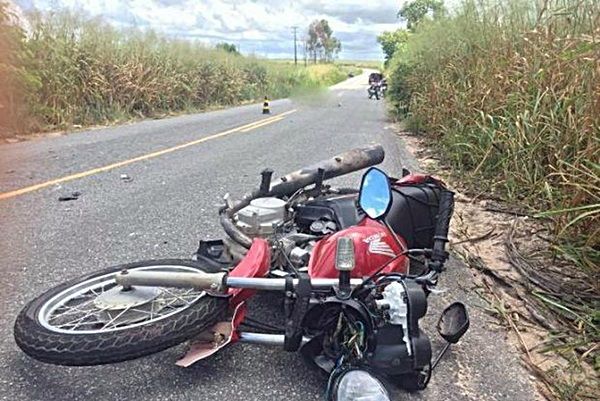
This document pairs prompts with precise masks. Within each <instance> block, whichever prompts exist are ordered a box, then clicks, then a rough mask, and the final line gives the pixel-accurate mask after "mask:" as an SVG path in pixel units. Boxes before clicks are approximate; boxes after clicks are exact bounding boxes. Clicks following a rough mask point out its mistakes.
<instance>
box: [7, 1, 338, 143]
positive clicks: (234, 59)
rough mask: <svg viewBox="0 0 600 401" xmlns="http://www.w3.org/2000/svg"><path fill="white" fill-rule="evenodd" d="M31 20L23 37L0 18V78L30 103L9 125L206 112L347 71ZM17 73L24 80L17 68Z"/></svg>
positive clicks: (46, 18)
mask: <svg viewBox="0 0 600 401" xmlns="http://www.w3.org/2000/svg"><path fill="white" fill-rule="evenodd" d="M0 12H2V15H4V9H2V10H0ZM30 24H31V26H32V30H31V32H30V33H29V34H28V35H27V36H25V35H24V33H23V32H19V31H18V30H17V29H15V28H11V27H10V26H8V25H7V24H6V21H5V20H4V19H3V20H1V21H0V31H1V34H0V45H2V46H5V45H4V44H5V43H7V44H9V45H10V46H11V49H12V53H11V54H13V55H14V57H13V58H12V59H10V60H7V62H4V60H3V64H2V67H3V68H4V67H5V66H8V68H11V69H12V72H11V74H3V75H2V76H10V79H11V82H13V88H12V89H11V90H9V91H3V92H5V93H11V94H12V93H18V91H17V89H19V90H20V93H21V94H22V95H23V96H24V98H25V101H26V102H27V106H28V107H27V108H22V107H21V108H19V110H20V113H21V115H22V117H21V118H19V119H17V120H16V121H18V122H19V124H17V125H16V126H15V125H14V124H12V125H11V126H10V127H9V126H8V124H3V126H4V128H5V129H8V128H10V129H12V130H15V129H18V130H20V131H39V130H48V129H56V128H65V127H70V126H73V125H79V126H86V125H92V124H104V123H110V122H114V121H120V120H125V119H130V118H132V117H133V118H135V117H146V116H160V115H164V114H167V113H172V112H181V111H188V110H190V111H191V110H202V109H206V108H209V107H213V106H216V105H218V106H223V105H233V104H238V103H241V102H246V101H252V100H257V99H261V98H262V97H263V96H268V97H269V98H271V99H273V98H279V97H286V96H289V95H291V94H293V93H294V92H296V91H300V92H303V93H305V92H306V90H310V89H311V88H318V87H321V86H323V85H329V84H331V83H334V82H338V81H340V80H342V79H344V77H345V74H344V73H343V72H342V71H341V70H340V69H339V68H338V67H335V66H328V67H326V69H327V71H322V72H319V73H318V74H315V73H313V72H312V71H311V69H305V68H300V67H298V68H295V67H294V66H292V65H285V64H281V63H273V62H269V61H266V60H260V59H255V58H248V57H242V56H239V55H232V54H230V53H226V52H222V51H218V50H215V49H209V48H206V47H204V46H202V45H200V44H194V43H191V42H188V41H182V40H174V39H167V38H164V37H161V36H159V35H156V34H154V33H152V32H141V31H137V30H129V31H122V30H116V29H114V28H111V27H110V26H108V25H107V24H105V23H104V22H102V21H101V20H90V19H87V18H84V17H82V16H79V15H74V14H70V13H54V14H51V15H50V14H37V15H32V16H30ZM9 33H10V35H8V34H9ZM17 69H21V70H22V71H24V72H25V73H26V74H27V76H26V77H24V76H23V74H21V75H19V74H15V73H14V72H15V71H17ZM24 78H26V79H24ZM4 103H5V102H3V103H2V104H4ZM23 113H25V116H23Z"/></svg>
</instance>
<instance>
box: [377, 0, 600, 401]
mask: <svg viewBox="0 0 600 401" xmlns="http://www.w3.org/2000/svg"><path fill="white" fill-rule="evenodd" d="M390 70H391V71H390V72H391V79H390V92H389V93H390V95H391V96H390V97H391V102H390V104H391V107H392V111H393V112H394V113H395V114H396V115H398V116H400V117H404V118H407V120H408V121H409V122H410V125H411V127H412V128H413V130H414V131H418V132H421V133H424V134H425V135H426V136H427V137H428V138H430V139H431V140H432V142H433V143H435V144H436V145H437V146H438V149H439V151H440V154H441V155H443V157H444V158H445V161H446V162H448V163H450V164H451V165H452V166H453V167H455V168H456V170H457V171H459V172H460V174H461V179H462V180H463V181H467V182H470V183H471V188H472V189H473V190H474V191H475V192H477V193H480V194H483V196H487V197H494V198H502V199H504V200H506V201H508V202H509V203H510V204H512V205H514V206H515V209H517V210H524V209H525V210H526V211H527V212H528V213H531V214H535V215H536V216H537V217H540V218H544V219H548V220H550V221H551V223H552V225H551V226H552V230H553V239H552V243H551V246H550V247H551V250H552V251H553V252H554V256H553V257H554V258H555V260H556V266H561V269H558V270H556V269H550V270H548V269H546V270H545V272H546V273H548V274H547V276H551V275H554V276H553V277H552V279H553V280H555V282H556V283H557V284H556V285H558V286H559V288H558V289H556V288H555V291H551V292H550V295H548V293H549V292H548V291H547V289H546V290H542V292H539V291H540V289H539V288H538V289H537V290H535V291H538V294H541V295H540V297H538V301H539V303H540V304H543V305H545V307H546V308H547V309H548V310H549V311H551V312H552V313H553V314H554V315H555V316H558V317H559V318H560V319H562V320H563V321H564V322H565V326H564V327H565V329H566V330H568V331H569V333H570V332H571V331H573V330H575V331H577V336H574V337H573V336H572V339H576V340H577V341H579V343H578V344H575V343H572V342H571V343H570V344H571V345H570V348H571V349H575V348H578V349H580V350H590V349H592V350H593V351H591V353H592V355H596V358H599V359H600V357H598V353H597V346H595V345H597V343H598V342H599V341H600V337H599V336H600V332H599V331H598V328H599V327H600V312H599V311H600V299H599V298H598V296H597V294H598V291H600V2H598V1H593V0H579V1H568V0H547V1H533V0H522V1H518V0H513V1H508V2H506V1H495V2H494V1H478V2H473V1H467V2H465V3H464V4H463V6H462V7H460V8H459V9H457V10H455V12H454V14H452V15H450V16H448V17H447V18H444V19H440V20H437V21H431V22H427V23H424V24H422V25H421V26H420V27H419V28H418V29H417V31H416V32H415V33H413V34H411V36H410V37H409V40H408V43H407V44H406V46H405V47H403V50H402V51H401V52H399V53H398V54H397V55H396V56H395V57H394V59H393V62H392V63H391V66H390ZM565 262H568V263H569V264H570V265H571V266H575V269H576V271H573V272H569V271H568V269H567V268H564V269H563V268H562V267H563V266H564V264H565ZM561 275H565V276H569V277H570V276H571V275H574V276H577V277H578V279H580V280H581V282H582V283H585V284H586V286H585V287H586V288H587V289H588V291H591V292H590V293H588V294H587V295H585V296H584V295H582V293H580V292H573V291H571V289H570V287H569V286H566V285H565V287H564V288H560V287H561V284H560V283H561ZM565 279H566V277H565ZM563 281H564V280H563ZM532 291H534V290H532ZM590 294H591V295H590ZM582 356H583V354H582ZM585 357H586V358H588V360H589V357H590V354H589V353H588V354H587V355H585ZM592 359H593V358H592ZM591 363H592V365H594V366H595V369H596V373H598V372H599V371H600V360H598V359H597V360H595V361H592V362H591ZM567 393H568V391H566V392H565V394H567ZM564 399H569V397H566V396H565V397H564ZM573 399H574V398H573Z"/></svg>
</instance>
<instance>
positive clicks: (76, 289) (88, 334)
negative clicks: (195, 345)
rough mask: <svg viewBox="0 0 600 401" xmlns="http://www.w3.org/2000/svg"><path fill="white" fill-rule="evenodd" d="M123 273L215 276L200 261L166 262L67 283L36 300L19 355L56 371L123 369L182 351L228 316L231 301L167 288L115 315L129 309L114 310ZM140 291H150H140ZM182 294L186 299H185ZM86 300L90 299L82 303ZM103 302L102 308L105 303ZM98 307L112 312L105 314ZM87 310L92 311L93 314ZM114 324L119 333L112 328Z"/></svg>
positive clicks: (25, 319) (20, 332)
mask: <svg viewBox="0 0 600 401" xmlns="http://www.w3.org/2000/svg"><path fill="white" fill-rule="evenodd" d="M124 269H127V270H128V271H133V270H155V271H156V270H159V271H185V272H193V271H210V269H208V268H204V267H203V265H202V263H200V262H196V261H192V260H179V259H163V260H153V261H143V262H135V263H130V264H125V265H119V266H114V267H110V268H108V269H104V270H101V271H98V272H95V273H92V274H89V275H86V276H82V277H79V278H76V279H74V280H71V281H69V282H67V283H64V284H61V285H59V286H57V287H54V288H52V289H50V290H48V291H47V292H45V293H44V294H42V295H40V296H39V297H37V298H36V299H34V300H33V301H31V302H30V303H29V304H27V305H26V306H25V308H23V310H22V311H21V313H20V314H19V315H18V317H17V319H16V321H15V326H14V337H15V341H16V343H17V345H18V346H19V348H21V349H22V350H23V351H24V352H25V353H26V354H27V355H29V356H30V357H32V358H34V359H37V360H39V361H41V362H45V363H50V364H55V365H67V366H89V365H103V364H108V363H117V362H123V361H127V360H131V359H136V358H140V357H143V356H146V355H150V354H153V353H156V352H159V351H163V350H165V349H167V348H170V347H173V346H175V345H178V344H180V343H182V342H184V341H186V340H188V339H190V338H192V337H194V336H195V335H197V334H199V333H200V332H202V331H204V330H205V329H207V328H209V327H211V326H212V325H214V324H215V323H216V322H218V321H219V319H220V318H221V317H222V316H223V315H224V314H225V311H226V309H227V306H228V299H227V298H226V297H215V296H211V295H208V294H206V293H203V292H201V291H196V290H190V289H187V290H180V289H172V288H168V289H167V288H163V287H138V288H136V287H134V290H136V291H137V292H136V294H146V295H136V296H137V297H143V296H146V297H147V298H148V299H141V300H140V298H137V299H136V300H135V302H134V301H132V300H131V298H130V300H129V301H127V302H129V305H128V306H127V308H126V309H125V308H121V309H115V305H116V307H117V308H118V307H121V306H122V305H125V304H114V302H116V301H115V300H114V299H117V300H120V299H121V298H114V296H113V295H112V294H115V293H120V292H122V288H121V287H118V286H117V285H116V283H114V280H113V279H112V276H114V275H115V274H116V273H118V272H119V271H122V270H124ZM94 283H95V284H94ZM93 285H96V287H93ZM86 286H88V287H89V289H90V290H89V291H88V292H85V291H86V289H87V288H88V287H86ZM140 288H141V289H145V290H142V291H140ZM111 289H112V290H113V291H112V292H110V290H111ZM148 289H149V290H148ZM177 291H187V292H186V293H179V294H178V293H177ZM104 292H106V293H107V294H109V292H110V294H111V295H110V296H113V298H114V299H113V300H111V299H109V298H106V297H105V298H102V299H101V297H103V296H105V294H104ZM86 294H89V295H86ZM147 294H149V295H147ZM84 296H88V297H89V298H84V299H85V301H84V302H81V303H75V302H76V301H79V300H80V298H82V297H84ZM61 297H62V298H61ZM69 297H71V298H69ZM161 297H162V298H161ZM98 300H100V301H102V302H101V303H99V304H98V303H97V302H98ZM60 302H64V304H60ZM67 302H73V304H72V305H73V306H67ZM110 302H113V304H110ZM120 302H123V301H120ZM140 302H142V303H140ZM178 304H179V305H178ZM56 305H59V306H56ZM98 305H100V306H102V305H108V306H106V307H103V308H100V307H99V306H98ZM131 305H133V306H131ZM84 306H86V307H87V308H88V309H89V308H91V309H90V310H86V308H84ZM134 306H135V307H134ZM148 306H150V310H149V311H148ZM52 308H55V309H52ZM61 308H63V309H64V310H65V312H60V313H59V312H57V311H59V310H63V309H61ZM139 309H144V310H139ZM49 311H51V312H49ZM123 311H124V312H123ZM52 313H54V314H55V315H54V316H52V315H51V314H52ZM77 313H81V314H82V315H83V316H84V317H83V318H79V319H80V320H79V322H76V320H73V316H74V315H75V316H77ZM111 313H113V314H114V316H113V315H112V314H111ZM161 313H162V315H161ZM153 314H154V315H155V316H154V319H153ZM148 315H149V317H148ZM92 317H93V318H92ZM60 318H62V320H60ZM65 319H66V320H68V322H67V323H64V320H65ZM75 319H77V317H76V318H75ZM90 319H91V320H90ZM94 319H96V320H98V322H95V321H94ZM144 319H146V320H144ZM86 320H87V321H86ZM107 321H108V322H107ZM61 322H62V323H61ZM74 322H76V323H74ZM123 322H125V324H122V323H123ZM111 324H112V325H113V326H114V327H110V325H111ZM100 325H102V327H101V328H100V329H98V327H99V326H100Z"/></svg>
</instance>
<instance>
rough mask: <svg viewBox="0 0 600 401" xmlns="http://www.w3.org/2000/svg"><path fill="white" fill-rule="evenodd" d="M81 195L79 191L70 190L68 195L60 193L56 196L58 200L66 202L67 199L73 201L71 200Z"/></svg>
mask: <svg viewBox="0 0 600 401" xmlns="http://www.w3.org/2000/svg"><path fill="white" fill-rule="evenodd" d="M80 196H81V192H77V191H75V192H71V194H70V195H62V196H59V197H58V201H59V202H67V201H73V200H77V199H79V197H80Z"/></svg>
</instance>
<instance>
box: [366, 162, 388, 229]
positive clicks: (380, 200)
mask: <svg viewBox="0 0 600 401" xmlns="http://www.w3.org/2000/svg"><path fill="white" fill-rule="evenodd" d="M391 203H392V190H391V188H390V180H389V178H388V176H387V175H386V174H385V173H384V172H383V171H381V170H379V169H378V168H374V167H372V168H370V169H369V170H368V171H367V172H366V173H365V175H363V179H362V183H361V184H360V194H359V196H358V204H359V205H360V208H361V209H362V210H364V212H365V213H366V214H367V216H369V217H370V218H372V219H378V218H380V217H382V216H384V215H385V214H386V213H387V211H388V209H389V207H390V204H391Z"/></svg>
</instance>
